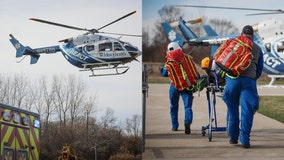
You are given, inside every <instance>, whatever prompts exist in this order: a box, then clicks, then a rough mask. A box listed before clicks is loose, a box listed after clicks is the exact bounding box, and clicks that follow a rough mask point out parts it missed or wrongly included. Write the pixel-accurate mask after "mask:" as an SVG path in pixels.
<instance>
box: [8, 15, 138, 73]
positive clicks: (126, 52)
mask: <svg viewBox="0 0 284 160" xmlns="http://www.w3.org/2000/svg"><path fill="white" fill-rule="evenodd" d="M134 13H136V11H133V12H130V13H128V14H126V15H124V16H122V17H120V18H118V19H116V20H114V21H112V22H110V23H108V24H106V25H104V26H102V27H100V28H98V29H85V28H78V27H74V26H69V25H65V24H60V23H55V22H50V21H46V20H42V19H37V18H30V20H33V21H37V22H41V23H46V24H50V25H56V26H60V27H65V28H69V29H75V30H80V31H87V32H86V33H85V34H82V35H79V36H77V37H72V38H67V39H63V40H60V41H59V42H61V44H60V45H56V46H49V47H41V48H31V47H29V46H24V45H22V44H21V43H20V42H19V41H18V40H17V39H16V38H15V37H14V36H13V35H12V34H10V35H9V36H10V42H11V43H12V44H13V46H14V47H15V49H16V58H20V57H22V56H24V57H23V58H22V59H21V60H20V61H19V62H21V61H22V60H23V59H24V58H25V57H26V56H30V58H31V59H30V64H35V63H37V61H38V59H39V58H40V54H43V53H44V54H53V53H57V52H61V53H62V55H63V56H64V57H65V59H66V60H67V61H68V62H69V63H71V64H72V65H74V66H76V67H78V68H81V69H80V71H91V75H90V77H92V76H107V75H120V74H124V73H126V72H127V71H128V69H129V66H126V65H124V64H126V63H129V62H131V61H133V60H136V61H138V60H137V59H136V58H137V57H139V56H140V55H141V54H142V52H141V51H140V50H139V49H138V48H137V47H135V46H133V45H131V44H130V43H128V42H124V41H121V40H120V39H119V38H113V37H109V36H103V35H100V34H97V33H104V34H113V35H121V36H135V37H141V35H132V34H119V33H107V32H100V31H99V30H101V29H103V28H105V27H107V26H109V25H111V24H113V23H115V22H117V21H120V20H122V19H124V18H126V17H128V16H130V15H132V14H134ZM96 70H115V71H114V72H111V73H100V74H97V73H95V72H94V71H96Z"/></svg>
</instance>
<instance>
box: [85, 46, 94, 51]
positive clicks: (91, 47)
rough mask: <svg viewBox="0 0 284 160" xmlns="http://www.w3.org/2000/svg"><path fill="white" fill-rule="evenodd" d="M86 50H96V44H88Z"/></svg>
mask: <svg viewBox="0 0 284 160" xmlns="http://www.w3.org/2000/svg"><path fill="white" fill-rule="evenodd" d="M86 50H87V51H88V52H90V51H93V50H95V46H94V45H88V46H86Z"/></svg>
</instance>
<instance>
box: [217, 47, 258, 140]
mask: <svg viewBox="0 0 284 160" xmlns="http://www.w3.org/2000/svg"><path fill="white" fill-rule="evenodd" d="M252 54H253V60H252V62H251V65H250V66H249V67H248V68H247V69H246V70H245V71H244V72H243V73H242V74H241V75H240V76H239V77H238V78H231V77H229V76H226V86H225V89H224V92H223V96H222V99H223V100H224V102H225V103H226V105H227V108H228V114H229V124H228V133H229V136H230V140H232V141H235V142H237V141H238V138H239V135H240V142H241V143H242V144H243V145H250V132H251V128H252V125H253V116H254V113H255V111H256V110H257V109H258V107H259V97H258V93H257V84H256V80H257V79H258V78H259V77H260V76H261V73H262V69H263V54H262V52H261V49H260V48H259V47H258V46H257V44H255V43H254V44H253V49H252ZM239 105H240V106H241V116H240V115H239ZM240 118H241V126H239V124H240ZM239 127H240V128H239Z"/></svg>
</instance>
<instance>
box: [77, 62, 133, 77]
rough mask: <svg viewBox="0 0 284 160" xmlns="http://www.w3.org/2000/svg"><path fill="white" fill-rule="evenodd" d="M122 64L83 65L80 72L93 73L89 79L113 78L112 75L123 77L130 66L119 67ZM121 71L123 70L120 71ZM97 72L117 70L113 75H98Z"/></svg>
mask: <svg viewBox="0 0 284 160" xmlns="http://www.w3.org/2000/svg"><path fill="white" fill-rule="evenodd" d="M119 64H121V63H117V62H110V63H95V64H83V66H84V67H83V69H82V70H80V71H91V72H92V74H91V75H89V77H97V76H111V75H121V74H124V73H126V72H127V71H128V69H129V67H128V66H118V65H119ZM120 69H123V70H122V71H120ZM95 70H115V72H113V73H96V74H95V72H94V71H95Z"/></svg>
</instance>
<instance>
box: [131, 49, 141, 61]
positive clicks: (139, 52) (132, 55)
mask: <svg viewBox="0 0 284 160" xmlns="http://www.w3.org/2000/svg"><path fill="white" fill-rule="evenodd" d="M129 54H130V56H131V57H132V58H134V59H135V58H137V57H139V56H141V55H142V52H141V51H140V50H137V51H131V52H129Z"/></svg>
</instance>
